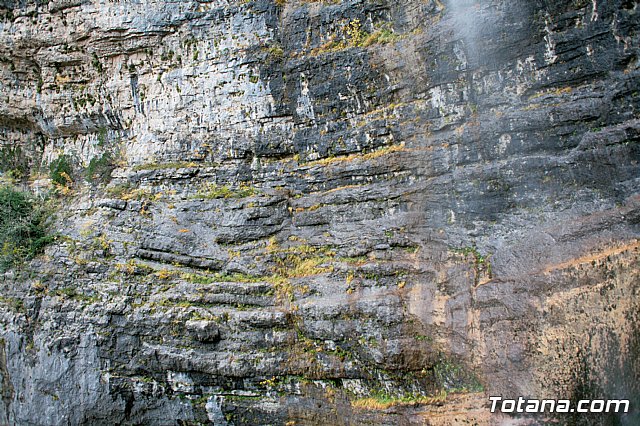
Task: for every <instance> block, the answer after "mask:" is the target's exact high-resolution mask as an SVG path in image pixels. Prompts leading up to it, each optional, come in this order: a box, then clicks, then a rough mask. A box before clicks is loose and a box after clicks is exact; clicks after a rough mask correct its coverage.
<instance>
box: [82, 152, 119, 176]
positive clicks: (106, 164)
mask: <svg viewBox="0 0 640 426" xmlns="http://www.w3.org/2000/svg"><path fill="white" fill-rule="evenodd" d="M115 168H116V165H115V161H114V159H113V156H112V155H111V154H110V153H108V152H105V153H104V154H102V156H100V157H94V158H92V159H91V161H90V162H89V165H88V166H87V169H86V171H85V173H86V176H87V180H88V181H90V182H92V183H99V182H103V183H109V182H110V181H111V172H112V171H113V169H115Z"/></svg>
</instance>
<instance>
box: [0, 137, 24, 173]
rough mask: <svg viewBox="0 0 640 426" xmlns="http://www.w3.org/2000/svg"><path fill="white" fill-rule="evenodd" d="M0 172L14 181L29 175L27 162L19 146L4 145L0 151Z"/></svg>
mask: <svg viewBox="0 0 640 426" xmlns="http://www.w3.org/2000/svg"><path fill="white" fill-rule="evenodd" d="M0 172H2V173H7V174H8V175H9V176H11V177H13V178H16V179H20V178H23V177H25V176H26V175H27V174H29V160H28V159H27V157H26V156H25V154H24V151H23V150H22V148H21V147H20V146H19V145H4V146H3V147H2V149H0Z"/></svg>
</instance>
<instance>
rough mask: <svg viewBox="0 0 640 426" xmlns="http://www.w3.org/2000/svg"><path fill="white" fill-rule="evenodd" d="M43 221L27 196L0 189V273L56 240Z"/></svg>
mask: <svg viewBox="0 0 640 426" xmlns="http://www.w3.org/2000/svg"><path fill="white" fill-rule="evenodd" d="M44 219H45V214H44V212H43V210H42V209H41V208H40V207H38V206H37V205H36V204H35V203H34V202H33V200H32V199H31V197H30V196H29V195H28V194H26V193H24V192H21V191H17V190H15V189H13V188H11V187H7V186H5V187H0V271H3V270H6V269H7V268H10V267H11V266H14V265H16V264H17V263H19V262H21V261H24V260H27V259H30V258H32V257H33V256H35V255H36V254H38V253H40V252H41V251H42V250H43V249H44V247H45V245H47V244H48V243H50V242H51V241H52V240H53V237H51V236H48V235H47V233H46V231H45V227H44Z"/></svg>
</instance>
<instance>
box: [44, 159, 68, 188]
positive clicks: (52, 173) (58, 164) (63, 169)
mask: <svg viewBox="0 0 640 426" xmlns="http://www.w3.org/2000/svg"><path fill="white" fill-rule="evenodd" d="M72 173H73V170H72V168H71V161H70V159H69V157H67V156H66V155H61V156H60V157H58V158H56V159H55V160H53V161H52V162H51V164H50V165H49V177H50V178H51V181H52V182H53V183H55V184H57V185H60V186H68V185H69V184H70V183H72V182H73V179H72V178H71V174H72Z"/></svg>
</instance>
